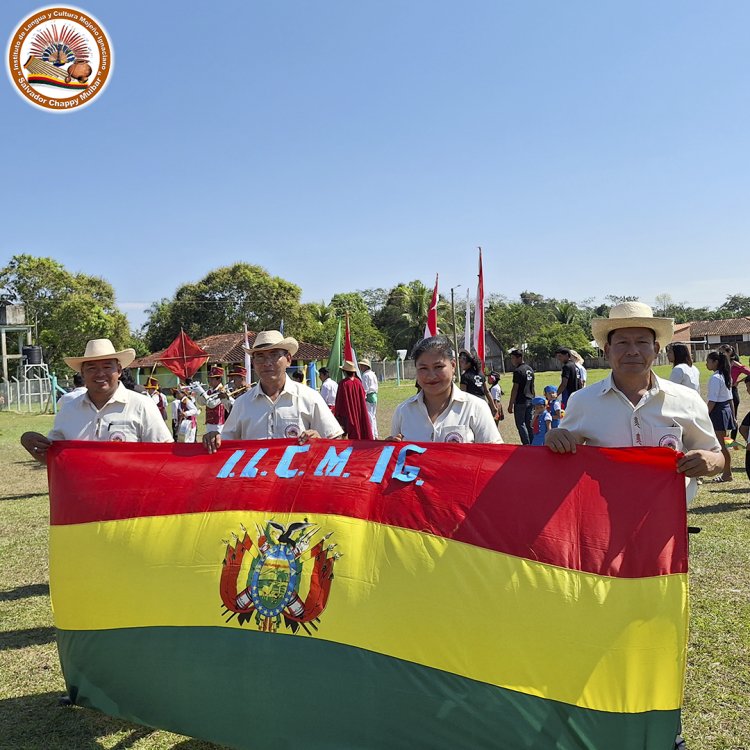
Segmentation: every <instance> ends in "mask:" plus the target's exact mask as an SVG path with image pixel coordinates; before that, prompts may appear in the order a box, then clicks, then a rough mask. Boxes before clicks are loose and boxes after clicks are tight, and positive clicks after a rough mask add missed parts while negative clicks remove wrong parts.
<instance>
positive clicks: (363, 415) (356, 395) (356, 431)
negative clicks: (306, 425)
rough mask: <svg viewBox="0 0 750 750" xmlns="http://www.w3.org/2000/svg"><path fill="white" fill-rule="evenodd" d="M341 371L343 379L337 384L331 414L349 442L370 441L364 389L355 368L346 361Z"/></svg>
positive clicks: (370, 426)
mask: <svg viewBox="0 0 750 750" xmlns="http://www.w3.org/2000/svg"><path fill="white" fill-rule="evenodd" d="M341 371H342V372H343V373H344V379H343V380H342V381H341V382H340V383H339V389H338V391H337V393H336V405H335V406H334V408H333V413H334V415H335V416H336V419H337V420H338V423H339V424H340V425H341V426H342V427H343V428H344V432H345V433H346V436H347V437H348V438H349V439H350V440H372V423H371V422H370V415H369V413H368V411H367V401H366V400H365V389H364V387H363V386H362V383H361V382H360V380H359V378H358V377H357V366H356V365H355V364H354V362H350V361H349V360H347V361H346V362H344V364H343V365H341Z"/></svg>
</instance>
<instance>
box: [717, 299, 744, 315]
mask: <svg viewBox="0 0 750 750" xmlns="http://www.w3.org/2000/svg"><path fill="white" fill-rule="evenodd" d="M717 312H718V314H719V316H720V317H722V318H744V317H748V316H750V297H747V296H745V295H744V294H729V295H727V298H726V300H724V302H723V304H721V305H719V307H718V308H717Z"/></svg>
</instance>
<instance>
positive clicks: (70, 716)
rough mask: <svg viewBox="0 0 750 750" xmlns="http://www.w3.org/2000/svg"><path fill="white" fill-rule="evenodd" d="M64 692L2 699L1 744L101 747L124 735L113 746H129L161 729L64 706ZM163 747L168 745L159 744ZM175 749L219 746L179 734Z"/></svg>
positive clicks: (36, 748)
mask: <svg viewBox="0 0 750 750" xmlns="http://www.w3.org/2000/svg"><path fill="white" fill-rule="evenodd" d="M61 697H62V694H61V693H58V692H52V693H40V694H38V695H24V696H20V697H18V698H6V699H4V700H0V727H2V728H3V729H2V733H1V734H0V748H14V750H15V749H20V748H23V750H57V749H59V750H63V748H64V749H65V750H101V748H102V747H103V744H102V742H101V740H102V739H103V738H106V737H108V736H109V735H114V734H117V735H123V734H124V736H122V737H121V738H120V739H119V740H118V741H117V742H115V743H114V744H111V745H110V744H107V747H108V748H110V750H129V748H132V747H134V746H135V745H136V744H137V743H139V742H140V741H141V740H143V739H145V738H148V737H150V736H151V735H152V734H154V733H155V732H156V731H157V730H155V729H152V728H151V727H144V726H141V725H140V724H132V723H130V722H127V721H122V720H120V719H115V718H113V717H111V716H107V715H105V714H101V713H99V712H98V711H92V710H89V709H87V708H80V707H78V706H60V704H59V700H60V698H61ZM159 747H165V745H163V744H159ZM169 747H170V748H172V750H176V749H177V748H179V750H210V749H211V748H217V749H218V748H219V746H218V745H212V744H211V743H208V742H202V741H200V740H192V739H186V740H181V739H179V738H176V740H175V744H173V745H169Z"/></svg>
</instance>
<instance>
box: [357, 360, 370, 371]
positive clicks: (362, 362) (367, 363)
mask: <svg viewBox="0 0 750 750" xmlns="http://www.w3.org/2000/svg"><path fill="white" fill-rule="evenodd" d="M359 366H360V367H369V368H370V369H371V370H372V365H371V364H370V360H369V359H367V358H365V357H362V359H360V360H359Z"/></svg>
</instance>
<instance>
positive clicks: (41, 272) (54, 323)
mask: <svg viewBox="0 0 750 750" xmlns="http://www.w3.org/2000/svg"><path fill="white" fill-rule="evenodd" d="M0 286H2V287H4V288H5V289H6V292H7V293H8V294H9V295H10V297H11V299H12V300H13V301H16V302H19V303H21V304H23V305H24V307H25V309H26V319H27V321H28V322H29V324H30V325H33V326H34V327H35V329H36V338H37V341H38V342H39V343H40V344H41V345H42V347H43V349H44V356H45V361H46V362H47V363H48V364H49V365H50V366H51V368H52V369H53V370H62V369H64V367H65V365H64V363H63V357H65V356H77V355H79V354H81V353H82V352H83V350H84V349H85V347H86V342H87V341H88V340H89V339H93V338H108V339H111V340H112V343H113V344H114V345H115V347H117V348H121V347H127V346H130V345H131V344H132V343H133V339H132V336H131V333H130V330H129V326H128V320H127V318H126V316H125V315H124V314H123V313H122V312H121V311H120V310H118V309H117V305H116V304H115V292H114V289H113V288H112V285H111V284H110V283H109V282H107V281H106V280H104V279H102V278H99V277H96V276H88V275H87V274H83V273H71V272H70V271H68V270H66V269H65V267H64V266H63V265H62V264H61V263H59V262H58V261H56V260H54V259H53V258H38V257H35V256H32V255H27V254H21V255H14V256H13V257H12V258H11V259H10V261H9V262H8V264H7V265H6V266H5V267H4V268H2V269H0Z"/></svg>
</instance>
